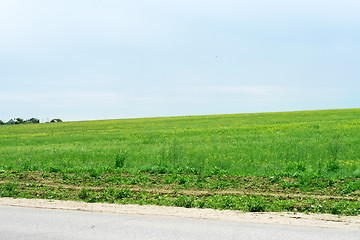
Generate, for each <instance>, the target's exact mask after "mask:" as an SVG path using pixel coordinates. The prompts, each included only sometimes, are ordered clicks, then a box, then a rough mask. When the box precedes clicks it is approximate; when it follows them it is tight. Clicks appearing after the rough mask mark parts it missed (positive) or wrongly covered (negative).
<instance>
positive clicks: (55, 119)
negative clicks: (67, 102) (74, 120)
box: [50, 118, 62, 122]
mask: <svg viewBox="0 0 360 240" xmlns="http://www.w3.org/2000/svg"><path fill="white" fill-rule="evenodd" d="M50 122H62V120H61V119H60V118H54V119H52V120H51V121H50Z"/></svg>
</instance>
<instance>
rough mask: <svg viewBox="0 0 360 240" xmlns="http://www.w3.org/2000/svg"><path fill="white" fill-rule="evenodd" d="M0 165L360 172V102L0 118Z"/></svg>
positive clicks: (263, 173)
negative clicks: (285, 108) (22, 121)
mask: <svg viewBox="0 0 360 240" xmlns="http://www.w3.org/2000/svg"><path fill="white" fill-rule="evenodd" d="M0 146H1V148H0V167H1V168H4V169H31V170H40V171H49V170H55V169H58V170H59V171H72V170H75V169H79V168H85V169H89V168H96V169H107V168H114V167H115V163H116V159H117V158H123V159H124V167H125V168H127V169H151V168H156V167H164V168H170V169H171V168H177V167H190V168H194V169H196V170H198V171H208V170H210V169H212V168H214V167H218V168H220V169H224V170H227V171H230V172H231V173H232V174H235V175H244V176H271V175H274V174H281V173H284V174H286V172H289V173H295V172H301V171H308V172H318V173H323V174H330V175H338V176H343V177H347V176H354V174H355V175H357V176H360V154H359V153H360V109H350V110H326V111H307V112H284V113H261V114H237V115H213V116H195V117H171V118H147V119H129V120H105V121H88V122H65V123H56V124H29V125H13V126H0Z"/></svg>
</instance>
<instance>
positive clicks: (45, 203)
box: [0, 198, 360, 229]
mask: <svg viewBox="0 0 360 240" xmlns="http://www.w3.org/2000/svg"><path fill="white" fill-rule="evenodd" d="M0 206H14V207H30V208H46V209H62V210H72V211H87V212H101V213H112V214H128V215H148V216H170V217H183V218H196V219H212V220H222V221H237V222H248V223H265V224H281V225H293V226H312V227H324V228H349V229H360V216H337V215H331V214H313V213H311V214H304V213H296V214H294V213H278V212H271V213H244V212H240V211H232V210H213V209H197V208H180V207H164V206H153V205H130V204H129V205H119V204H110V203H85V202H76V201H60V200H46V199H13V198H0Z"/></svg>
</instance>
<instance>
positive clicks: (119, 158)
mask: <svg viewBox="0 0 360 240" xmlns="http://www.w3.org/2000/svg"><path fill="white" fill-rule="evenodd" d="M124 165H125V154H124V153H121V154H118V155H116V157H115V168H123V167H124Z"/></svg>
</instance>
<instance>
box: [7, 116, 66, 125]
mask: <svg viewBox="0 0 360 240" xmlns="http://www.w3.org/2000/svg"><path fill="white" fill-rule="evenodd" d="M50 122H62V120H61V119H60V118H54V119H52V120H51V121H50ZM30 123H40V120H39V119H38V118H30V119H27V120H24V119H22V118H12V119H10V120H9V121H7V122H3V121H2V120H0V125H6V124H30Z"/></svg>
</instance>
